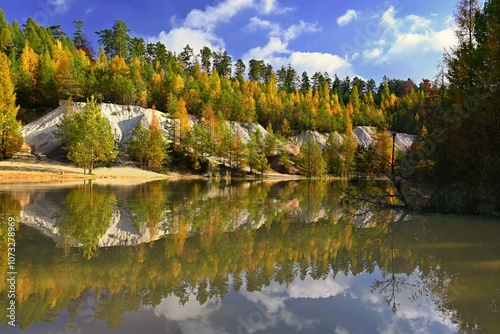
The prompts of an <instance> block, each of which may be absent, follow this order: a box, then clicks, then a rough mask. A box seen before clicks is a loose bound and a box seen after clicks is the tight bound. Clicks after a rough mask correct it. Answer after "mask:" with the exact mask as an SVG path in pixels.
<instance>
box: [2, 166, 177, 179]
mask: <svg viewBox="0 0 500 334" xmlns="http://www.w3.org/2000/svg"><path fill="white" fill-rule="evenodd" d="M177 177H179V176H177V175H165V174H159V173H154V172H150V171H145V170H142V169H139V168H134V167H110V168H104V167H102V168H96V169H94V171H93V175H88V174H83V169H81V168H76V167H73V166H71V165H66V164H57V163H26V162H17V161H0V183H18V182H22V183H25V182H54V181H78V180H96V181H108V182H113V181H141V182H143V181H148V180H154V179H169V178H177Z"/></svg>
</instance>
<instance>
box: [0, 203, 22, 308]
mask: <svg viewBox="0 0 500 334" xmlns="http://www.w3.org/2000/svg"><path fill="white" fill-rule="evenodd" d="M20 216H21V202H20V201H19V200H18V199H16V198H14V196H13V195H10V194H6V193H0V259H1V260H0V277H3V279H1V280H0V291H4V290H5V288H6V287H7V281H6V279H5V278H6V277H7V272H8V271H11V270H8V265H9V262H8V261H7V260H8V249H9V219H14V220H15V228H16V230H17V229H18V228H19V218H20ZM11 239H12V238H11ZM2 300H7V298H2Z"/></svg>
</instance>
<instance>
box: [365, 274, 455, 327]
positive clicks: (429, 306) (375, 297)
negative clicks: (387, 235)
mask: <svg viewBox="0 0 500 334" xmlns="http://www.w3.org/2000/svg"><path fill="white" fill-rule="evenodd" d="M402 275H404V274H402ZM418 275H420V274H419V272H418V271H416V272H414V273H413V274H412V275H411V277H410V281H409V282H408V283H409V284H411V285H414V286H416V285H417V283H418V280H419V279H418V277H417V276H418ZM405 276H406V275H405ZM414 292H415V290H414V289H412V288H410V287H407V288H405V287H400V292H398V293H396V303H397V311H396V313H394V314H392V312H391V310H390V308H388V307H387V303H386V301H385V300H384V295H383V294H379V293H376V292H373V293H372V292H371V291H370V290H369V289H368V288H367V287H360V288H359V289H358V292H357V294H359V296H360V297H361V300H362V301H363V302H364V303H365V305H366V307H367V308H368V309H370V310H372V311H375V312H377V313H379V314H381V315H382V316H381V320H382V324H381V326H380V327H379V328H377V331H378V332H380V333H384V334H392V333H401V332H402V331H404V330H405V329H406V328H408V327H409V328H411V331H412V333H422V334H423V333H431V332H436V328H439V332H440V333H456V331H457V327H456V325H454V324H453V322H452V320H451V319H449V318H446V317H444V315H443V314H441V313H440V312H439V310H437V308H436V305H434V303H433V302H432V300H431V299H430V298H428V297H425V296H423V297H422V298H420V299H418V300H415V301H412V293H414ZM384 312H390V313H391V316H384V315H383V313H384Z"/></svg>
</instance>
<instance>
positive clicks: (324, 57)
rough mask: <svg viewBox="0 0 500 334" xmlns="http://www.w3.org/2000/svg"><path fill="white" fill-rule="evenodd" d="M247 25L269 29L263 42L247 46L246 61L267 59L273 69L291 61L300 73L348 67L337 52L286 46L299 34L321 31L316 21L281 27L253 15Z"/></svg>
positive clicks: (342, 69)
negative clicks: (260, 44) (266, 38)
mask: <svg viewBox="0 0 500 334" xmlns="http://www.w3.org/2000/svg"><path fill="white" fill-rule="evenodd" d="M247 27H248V28H249V29H254V30H257V29H263V30H268V31H269V32H268V36H269V41H268V43H267V44H266V45H264V46H258V47H254V48H252V49H250V50H249V51H248V52H247V53H246V54H245V55H244V56H243V57H242V58H243V59H244V60H246V61H248V60H250V59H259V60H260V59H262V60H264V61H265V62H267V63H270V64H271V65H272V66H273V68H275V69H277V68H280V67H281V66H282V65H286V64H288V63H290V64H291V65H292V66H293V67H294V68H295V70H296V71H297V73H299V74H300V73H302V72H304V71H307V72H308V73H314V72H321V73H323V72H325V71H327V72H328V73H331V74H333V73H339V72H340V73H347V70H348V69H349V67H350V64H349V63H348V62H347V61H346V60H345V59H343V58H341V57H339V56H337V55H333V54H329V53H320V52H301V51H294V50H290V49H289V48H288V45H289V42H290V41H292V40H294V39H296V38H297V37H299V36H300V35H302V34H304V33H316V32H320V31H321V28H320V27H318V25H317V23H308V22H304V21H300V22H299V23H298V24H293V25H291V26H289V27H287V28H283V27H281V25H279V24H278V23H273V22H271V21H268V20H262V19H260V18H258V17H253V18H251V20H250V24H249V25H248V26H247Z"/></svg>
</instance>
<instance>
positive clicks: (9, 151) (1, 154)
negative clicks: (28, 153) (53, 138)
mask: <svg viewBox="0 0 500 334" xmlns="http://www.w3.org/2000/svg"><path fill="white" fill-rule="evenodd" d="M18 110H19V107H18V106H16V94H15V93H14V85H13V83H12V80H11V76H10V61H9V59H8V58H7V56H6V55H5V54H4V53H3V52H1V51H0V136H1V137H0V159H7V158H10V157H12V155H13V154H14V153H16V152H18V151H19V150H20V149H21V146H22V144H23V136H22V134H21V125H20V124H19V122H18V121H17V120H16V115H17V111H18Z"/></svg>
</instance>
